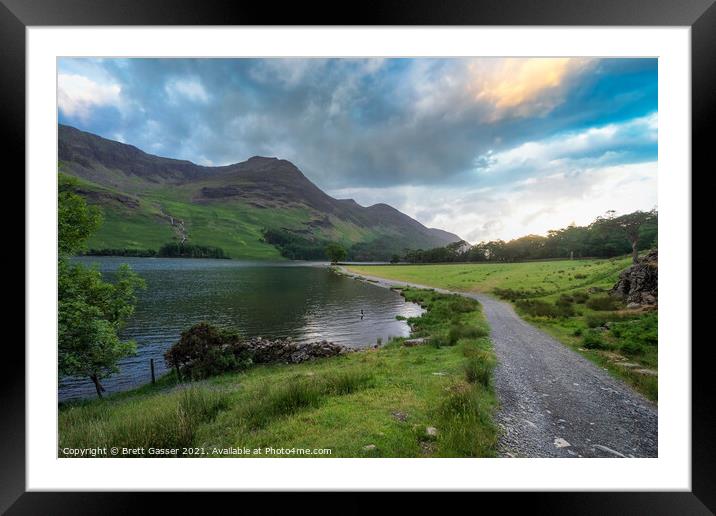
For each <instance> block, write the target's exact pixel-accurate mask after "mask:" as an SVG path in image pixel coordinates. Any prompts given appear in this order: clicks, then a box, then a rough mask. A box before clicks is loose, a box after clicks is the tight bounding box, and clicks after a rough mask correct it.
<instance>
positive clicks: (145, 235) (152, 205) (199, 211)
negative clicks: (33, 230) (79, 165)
mask: <svg viewBox="0 0 716 516" xmlns="http://www.w3.org/2000/svg"><path fill="white" fill-rule="evenodd" d="M118 178H119V176H118ZM75 179H77V181H78V183H79V185H80V186H81V187H82V189H83V190H86V191H92V192H97V193H98V194H103V195H104V197H103V198H102V199H103V200H102V201H100V202H98V203H97V206H98V207H99V209H100V210H101V212H102V215H103V223H102V225H101V226H100V228H99V229H98V230H97V231H96V232H95V233H94V234H93V235H92V236H91V237H90V239H89V241H88V248H89V249H154V250H158V249H159V248H160V247H161V246H162V245H163V244H166V243H167V242H171V241H174V240H178V238H179V236H178V232H177V231H176V228H173V227H172V226H171V224H170V222H169V219H168V216H171V217H173V218H174V219H176V220H182V221H183V222H184V228H185V230H186V234H187V236H188V243H190V244H195V245H203V246H211V247H220V248H221V249H223V250H224V252H226V253H227V254H228V255H229V256H230V257H231V258H234V259H247V260H284V259H285V258H283V257H282V256H281V254H280V252H279V250H278V249H277V248H276V247H274V246H273V245H271V244H268V243H266V242H264V240H263V232H264V230H266V229H297V230H305V227H306V226H305V224H306V223H308V222H310V221H311V220H314V219H317V218H322V217H323V216H324V214H322V213H315V212H313V211H312V210H311V208H309V207H307V206H304V205H299V204H296V205H291V206H281V207H264V208H258V207H256V206H252V205H250V204H248V203H245V202H236V201H234V202H219V201H213V202H201V203H198V202H194V200H193V199H192V197H193V195H194V194H195V191H196V189H197V188H198V187H200V186H201V184H199V185H198V186H197V184H195V183H192V185H189V186H187V185H185V186H182V185H177V186H172V187H169V186H167V185H152V184H144V183H143V184H134V182H133V180H132V178H124V179H122V180H119V179H121V178H119V179H118V182H119V184H118V186H117V189H113V188H109V187H106V186H101V185H98V184H95V183H93V182H91V181H88V180H86V179H82V178H75ZM208 184H210V183H207V185H208ZM127 192H132V193H129V194H128V193H127ZM113 195H114V196H119V197H126V196H129V197H130V198H131V199H132V200H134V201H136V202H138V205H137V206H134V205H128V204H126V203H121V202H119V201H117V200H116V199H114V198H113V197H112V196H113ZM95 202H97V201H95ZM331 223H332V226H331V227H327V228H315V229H314V230H313V234H314V236H315V237H316V238H317V239H319V240H326V241H336V242H340V243H341V244H342V245H344V246H345V247H347V248H348V247H351V246H352V245H353V244H355V243H357V242H368V241H371V240H373V239H375V238H378V237H380V236H381V235H383V233H382V232H381V231H383V230H380V231H379V230H376V231H373V230H371V229H367V228H361V227H359V226H356V225H354V224H352V223H350V222H346V221H342V220H339V219H336V218H333V217H331Z"/></svg>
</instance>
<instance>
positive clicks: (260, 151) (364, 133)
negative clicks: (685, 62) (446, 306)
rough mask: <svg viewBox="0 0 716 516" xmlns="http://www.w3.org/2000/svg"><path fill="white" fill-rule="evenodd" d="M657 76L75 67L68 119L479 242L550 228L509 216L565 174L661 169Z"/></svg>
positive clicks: (308, 65) (528, 70) (613, 64)
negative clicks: (498, 234)
mask: <svg viewBox="0 0 716 516" xmlns="http://www.w3.org/2000/svg"><path fill="white" fill-rule="evenodd" d="M657 67H658V64H657V60H656V59H567V58H564V59H563V58H550V59H544V58H539V59H527V58H436V59H433V58H414V59H413V58H396V59H392V58H391V59H102V60H97V59H79V58H67V59H60V61H59V70H60V77H59V86H60V89H59V96H60V98H59V101H60V117H59V118H60V122H61V123H67V124H69V125H74V126H77V127H79V128H80V129H83V130H87V131H90V132H94V133H97V134H100V135H102V136H106V137H109V138H112V137H114V135H117V134H120V135H122V138H123V139H124V140H125V141H126V142H127V143H130V144H132V145H135V146H137V147H139V148H141V149H144V150H146V151H148V152H153V153H159V154H161V155H164V156H169V157H174V158H178V159H187V160H191V161H194V162H197V163H201V164H213V165H225V164H229V163H236V162H239V161H243V160H246V159H247V158H249V157H251V156H253V155H264V156H276V157H280V158H284V159H288V160H290V161H292V162H294V163H295V164H296V165H297V166H298V167H299V168H300V169H301V170H302V171H303V172H304V173H305V174H306V175H307V176H308V177H309V179H311V180H312V181H313V182H315V183H316V184H317V185H318V186H319V187H321V188H323V189H324V190H328V191H330V192H332V193H333V192H350V191H353V192H358V193H359V194H361V195H364V199H370V200H371V201H372V202H388V203H390V204H393V205H396V206H398V205H400V206H403V207H405V209H406V210H411V211H409V213H411V214H417V215H418V216H419V217H420V218H421V221H424V222H425V221H427V222H429V223H432V224H434V225H442V226H441V227H444V228H445V229H450V230H453V231H457V229H456V228H459V231H460V232H462V233H461V234H462V236H466V235H467V234H473V233H474V235H475V238H479V237H480V235H482V234H493V233H494V232H495V231H498V229H496V228H497V227H498V225H497V222H495V221H496V220H497V217H492V216H488V215H486V214H485V213H486V210H492V212H494V213H499V214H504V216H505V217H508V216H510V217H511V216H512V215H511V214H515V213H516V214H517V215H514V216H515V217H517V218H515V219H511V220H522V219H524V218H525V217H527V218H529V214H530V213H536V214H537V215H536V218H537V219H545V220H546V218H547V217H548V215H549V214H546V213H543V212H542V211H539V210H538V208H536V207H534V206H533V207H532V209H531V210H532V211H524V212H523V211H521V210H517V209H516V208H514V207H513V205H512V204H511V203H507V202H505V201H504V199H506V198H507V197H504V195H503V194H502V193H500V192H503V191H506V189H516V188H520V187H522V186H527V185H529V184H532V185H536V184H538V183H539V184H542V182H543V181H544V180H545V178H547V177H552V176H555V175H557V174H562V176H560V177H561V179H559V180H558V182H559V181H561V182H564V183H570V184H572V183H573V184H581V183H579V181H580V179H579V178H580V176H579V175H578V174H587V175H589V173H590V172H589V171H597V170H607V169H609V168H610V167H611V168H613V167H620V166H626V165H638V164H643V163H651V162H654V161H655V160H656V158H657V142H656V135H657V128H656V126H657V115H656V112H657V93H658V92H657ZM615 170H616V169H615ZM626 170H627V169H623V173H627V172H626ZM594 173H595V174H596V172H594ZM575 174H576V175H575ZM555 177H556V176H555ZM590 177H591V176H590ZM555 181H557V180H555ZM583 186H584V185H583ZM585 188H586V187H585ZM443 191H444V192H451V194H450V195H448V194H447V193H445V195H443V196H442V197H439V196H438V195H437V193H438V192H443ZM421 192H433V194H434V195H433V196H432V197H431V196H423V195H422V193H421ZM467 192H470V195H472V196H473V197H472V201H470V202H472V204H470V202H468V201H465V202H464V203H463V204H461V206H462V209H464V210H467V211H470V210H471V211H472V212H475V213H476V215H474V216H467V215H464V214H461V213H457V214H456V213H455V212H454V211H453V210H451V209H450V208H449V205H450V204H452V203H453V197H455V196H457V198H458V199H464V198H466V197H467ZM476 192H481V193H480V194H479V195H478V193H476ZM453 194H455V195H453ZM498 194H499V195H498ZM511 195H512V194H511ZM393 196H395V197H393ZM411 196H414V198H413V197H411ZM490 196H497V197H494V198H492V197H490ZM498 198H499V199H503V200H502V201H500V202H497V201H495V200H494V199H498ZM509 198H510V199H512V198H513V197H509ZM437 199H440V202H442V203H444V204H446V205H447V207H446V206H442V205H440V203H439V202H437ZM528 200H529V199H528ZM478 201H479V202H478ZM455 202H457V201H455ZM477 212H480V213H479V214H477ZM483 212H484V213H483ZM477 215H479V217H478V216H477ZM511 224H512V222H510V224H505V225H504V227H503V229H502V230H504V231H505V232H506V233H505V234H507V233H509V232H510V231H512V230H511V229H509V228H510V227H512V225H511ZM502 230H500V231H502ZM475 232H476V233H475ZM491 232H492V233H491Z"/></svg>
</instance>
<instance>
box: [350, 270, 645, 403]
mask: <svg viewBox="0 0 716 516" xmlns="http://www.w3.org/2000/svg"><path fill="white" fill-rule="evenodd" d="M630 263H631V259H630V258H626V257H625V258H615V259H608V260H555V261H537V262H521V263H492V264H491V263H471V264H429V265H370V266H350V267H348V268H349V270H350V271H352V272H354V273H358V274H362V275H366V276H379V277H383V278H388V279H392V280H399V281H405V282H410V283H416V284H419V285H425V286H429V287H437V288H444V289H449V290H452V291H462V292H481V293H487V294H491V295H494V296H496V297H499V298H501V299H504V300H507V301H509V302H511V303H513V305H514V306H515V309H516V310H517V312H518V313H519V314H520V315H521V316H522V317H523V318H524V319H526V320H527V321H529V322H531V323H532V324H534V325H536V326H538V327H540V328H541V329H543V330H544V331H546V332H548V333H550V334H551V335H553V336H554V337H555V338H557V339H558V340H559V341H561V342H563V343H564V344H566V345H568V346H570V347H571V348H573V349H574V350H576V351H578V352H579V353H582V354H583V355H584V356H586V357H588V358H589V359H591V360H593V361H594V362H596V363H597V364H599V365H600V366H602V367H604V368H606V369H608V370H609V371H610V372H611V373H612V374H613V375H615V376H617V377H619V378H622V379H623V380H625V381H626V382H628V383H629V384H630V385H632V386H633V387H634V388H635V389H636V390H638V391H639V392H641V393H642V394H644V395H645V396H646V397H648V398H649V399H651V400H654V401H656V400H657V398H658V343H657V340H658V339H657V326H658V314H657V312H656V311H641V310H626V309H625V307H624V306H623V304H622V303H619V302H615V300H613V299H612V298H610V297H609V296H608V295H607V291H608V290H609V289H610V288H611V287H612V286H613V285H614V283H615V282H616V281H617V278H618V276H619V272H620V271H622V270H623V269H625V268H626V267H628V266H629V265H630Z"/></svg>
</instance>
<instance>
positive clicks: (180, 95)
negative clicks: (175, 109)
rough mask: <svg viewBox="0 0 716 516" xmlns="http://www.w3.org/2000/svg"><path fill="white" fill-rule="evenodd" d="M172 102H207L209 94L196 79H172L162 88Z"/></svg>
mask: <svg viewBox="0 0 716 516" xmlns="http://www.w3.org/2000/svg"><path fill="white" fill-rule="evenodd" d="M164 89H165V91H166V92H167V95H169V97H170V99H171V101H172V102H180V101H181V100H189V101H191V102H203V103H206V102H208V101H209V94H208V93H207V92H206V90H205V89H204V86H202V84H201V81H200V80H199V79H196V78H185V79H174V80H170V81H168V82H167V84H166V86H165V87H164Z"/></svg>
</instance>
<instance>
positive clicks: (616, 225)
mask: <svg viewBox="0 0 716 516" xmlns="http://www.w3.org/2000/svg"><path fill="white" fill-rule="evenodd" d="M656 217H657V212H656V210H655V209H654V210H651V211H635V212H633V213H627V214H626V215H622V216H620V217H616V216H615V213H614V211H608V212H607V213H606V216H605V217H598V218H597V220H596V221H594V225H595V227H597V228H598V229H601V230H602V231H605V230H606V231H610V230H616V231H618V232H620V233H622V234H623V235H624V236H625V237H626V238H627V240H628V241H629V244H630V245H631V257H632V262H633V263H637V261H638V260H639V238H640V237H641V228H642V226H644V225H645V224H647V223H650V222H653V221H654V220H656Z"/></svg>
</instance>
